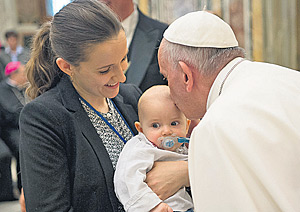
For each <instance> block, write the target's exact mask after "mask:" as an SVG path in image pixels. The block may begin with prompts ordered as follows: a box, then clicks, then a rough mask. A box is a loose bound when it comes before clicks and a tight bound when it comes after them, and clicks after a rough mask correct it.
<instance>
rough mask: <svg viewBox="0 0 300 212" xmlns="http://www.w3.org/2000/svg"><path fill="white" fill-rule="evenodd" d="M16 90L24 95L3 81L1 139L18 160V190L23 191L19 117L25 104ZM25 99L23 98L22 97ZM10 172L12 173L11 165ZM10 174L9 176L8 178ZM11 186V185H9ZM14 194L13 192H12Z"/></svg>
mask: <svg viewBox="0 0 300 212" xmlns="http://www.w3.org/2000/svg"><path fill="white" fill-rule="evenodd" d="M13 89H14V90H16V92H18V93H19V95H22V94H21V93H20V92H19V91H18V90H17V89H16V88H13V87H12V86H11V85H9V84H7V82H6V80H3V81H2V82H1V83H0V107H1V109H0V131H1V132H0V139H2V140H3V141H4V142H5V144H6V145H7V146H8V147H9V149H10V151H11V153H12V155H13V156H14V157H15V158H16V160H17V170H16V172H17V177H18V183H17V186H18V189H19V190H20V189H21V177H20V174H19V171H20V166H19V140H20V131H19V116H20V112H21V110H22V108H23V104H24V103H23V104H22V103H21V102H20V100H19V98H20V97H19V98H17V96H16V94H15V93H14V91H13ZM22 97H23V96H22ZM8 167H9V170H8V171H9V172H11V169H10V164H9V166H8ZM8 175H9V173H8V174H7V176H8ZM10 181H11V180H8V182H7V185H6V186H8V187H12V182H10ZM9 184H11V185H9ZM11 192H12V191H11Z"/></svg>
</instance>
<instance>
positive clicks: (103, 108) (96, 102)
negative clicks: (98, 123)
mask: <svg viewBox="0 0 300 212" xmlns="http://www.w3.org/2000/svg"><path fill="white" fill-rule="evenodd" d="M81 97H82V98H84V99H85V100H86V101H87V102H88V103H89V104H90V105H91V106H92V107H93V108H94V109H95V110H97V111H98V112H101V113H107V112H108V111H109V107H108V103H107V99H106V98H105V97H103V98H99V97H98V98H95V97H86V96H81Z"/></svg>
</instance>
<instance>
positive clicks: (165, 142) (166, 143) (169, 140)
mask: <svg viewBox="0 0 300 212" xmlns="http://www.w3.org/2000/svg"><path fill="white" fill-rule="evenodd" d="M159 141H161V144H160V147H161V148H163V149H171V148H172V147H174V146H175V144H176V143H182V144H183V143H189V141H190V139H189V138H183V137H178V136H167V137H160V138H159Z"/></svg>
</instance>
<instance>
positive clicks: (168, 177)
mask: <svg viewBox="0 0 300 212" xmlns="http://www.w3.org/2000/svg"><path fill="white" fill-rule="evenodd" d="M145 182H146V183H147V185H148V186H149V187H150V188H151V189H152V191H153V192H154V193H156V195H157V196H158V197H159V198H160V199H161V200H165V199H167V198H168V197H170V196H172V195H173V194H175V193H176V192H177V191H178V190H179V189H180V188H181V187H183V186H189V184H190V182H189V176H188V162H187V161H160V162H155V163H154V166H153V168H152V170H151V171H150V172H148V173H147V177H146V180H145Z"/></svg>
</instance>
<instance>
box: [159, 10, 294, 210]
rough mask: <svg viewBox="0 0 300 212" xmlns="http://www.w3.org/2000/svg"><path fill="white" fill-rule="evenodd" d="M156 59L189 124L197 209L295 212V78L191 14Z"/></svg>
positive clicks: (225, 28) (224, 27)
mask: <svg viewBox="0 0 300 212" xmlns="http://www.w3.org/2000/svg"><path fill="white" fill-rule="evenodd" d="M158 60H159V65H160V70H161V73H162V74H163V75H164V76H165V77H166V78H167V79H168V83H169V87H170V90H171V96H172V98H173V100H174V101H175V103H176V105H177V106H178V107H179V109H181V110H182V111H183V112H184V114H185V115H186V116H187V118H190V119H198V118H202V120H201V122H200V123H199V124H198V125H197V127H195V128H194V130H193V132H192V136H191V142H190V149H189V176H190V184H191V188H192V195H193V200H194V204H195V211H206V212H208V211H251V212H253V211H300V204H299V199H300V181H299V179H300V169H299V167H300V156H299V155H300V113H299V108H300V73H299V72H297V71H295V70H291V69H288V68H284V67H281V66H277V65H272V64H267V63H259V62H251V61H248V60H246V59H244V50H243V49H241V48H240V47H238V42H237V40H236V38H235V35H234V33H233V31H232V29H231V28H230V26H229V25H228V24H226V23H225V22H224V21H223V20H221V19H220V18H218V17H217V16H215V15H213V14H211V13H208V12H205V11H199V12H193V13H189V14H187V15H185V16H183V17H181V18H179V19H177V20H176V21H175V22H173V23H172V24H171V25H170V26H169V28H168V29H167V30H166V31H165V33H164V39H163V41H162V43H161V45H160V48H159V53H158Z"/></svg>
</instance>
